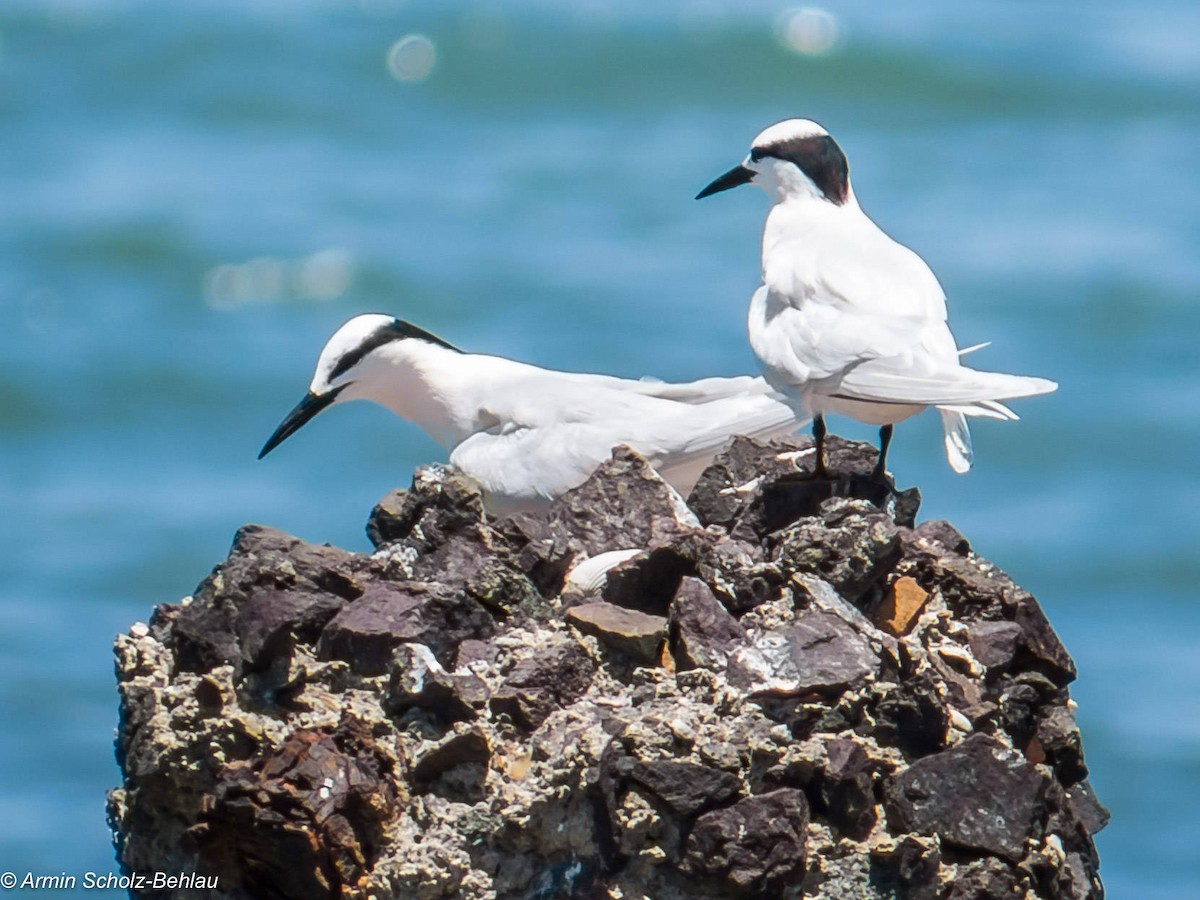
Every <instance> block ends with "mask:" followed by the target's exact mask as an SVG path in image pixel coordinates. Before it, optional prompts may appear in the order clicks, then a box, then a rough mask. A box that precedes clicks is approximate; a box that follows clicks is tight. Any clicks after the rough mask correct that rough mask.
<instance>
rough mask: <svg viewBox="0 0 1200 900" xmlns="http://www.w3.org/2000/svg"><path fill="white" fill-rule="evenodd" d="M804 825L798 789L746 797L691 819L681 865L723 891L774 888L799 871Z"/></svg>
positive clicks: (803, 805)
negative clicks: (692, 821)
mask: <svg viewBox="0 0 1200 900" xmlns="http://www.w3.org/2000/svg"><path fill="white" fill-rule="evenodd" d="M807 827H808V803H807V801H806V800H805V799H804V793H803V792H802V791H798V790H795V789H792V788H782V789H780V790H777V791H772V792H771V793H769V794H760V795H758V796H756V797H747V798H746V799H745V800H741V801H739V802H738V803H735V804H734V805H733V806H730V807H726V808H725V809H718V810H714V811H712V812H709V813H705V814H704V815H702V816H701V817H700V818H699V819H697V820H696V824H695V826H694V827H693V828H692V832H691V834H689V835H688V839H687V846H686V851H685V856H684V861H683V866H682V868H683V870H684V871H685V872H688V873H690V874H694V875H702V876H706V877H708V878H713V879H716V880H717V881H718V883H719V884H720V886H721V888H722V890H724V891H727V892H728V893H727V894H726V896H745V895H749V894H760V893H764V892H767V891H772V890H778V889H780V888H781V887H783V886H784V885H785V884H788V883H789V882H791V881H793V880H794V879H795V878H796V877H797V875H799V874H801V873H803V871H804V862H805V842H806V835H805V829H806V828H807Z"/></svg>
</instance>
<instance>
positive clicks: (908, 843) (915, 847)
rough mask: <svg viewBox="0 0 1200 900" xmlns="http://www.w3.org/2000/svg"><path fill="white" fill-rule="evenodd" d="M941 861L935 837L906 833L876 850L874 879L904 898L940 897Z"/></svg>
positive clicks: (981, 899) (928, 899)
mask: <svg viewBox="0 0 1200 900" xmlns="http://www.w3.org/2000/svg"><path fill="white" fill-rule="evenodd" d="M940 865H941V854H940V853H939V852H938V849H937V846H936V845H935V844H934V843H933V842H932V841H930V840H928V839H921V838H917V837H914V836H913V835H904V836H903V837H901V838H900V839H899V840H898V841H896V843H895V844H894V845H893V846H887V845H883V846H878V845H877V846H876V848H875V849H873V850H872V852H871V868H870V872H871V883H872V884H873V885H875V886H876V887H878V888H879V889H880V890H881V891H888V892H890V893H889V894H888V896H893V897H897V898H903V900H938V897H939V894H940V889H941V885H940V884H939V881H938V868H939V866H940ZM980 900H983V898H980Z"/></svg>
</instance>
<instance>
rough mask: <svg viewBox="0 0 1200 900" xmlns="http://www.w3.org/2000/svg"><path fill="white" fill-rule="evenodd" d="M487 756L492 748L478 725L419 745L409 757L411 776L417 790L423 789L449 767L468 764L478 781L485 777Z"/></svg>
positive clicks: (447, 771) (489, 758)
mask: <svg viewBox="0 0 1200 900" xmlns="http://www.w3.org/2000/svg"><path fill="white" fill-rule="evenodd" d="M491 758H492V748H491V745H490V744H489V742H488V738H487V735H486V734H485V733H484V732H483V731H482V730H480V729H478V728H472V729H470V730H469V731H462V732H458V733H456V734H452V735H450V736H449V737H447V738H446V739H445V740H442V741H439V742H437V743H435V744H433V745H431V746H429V747H425V748H423V749H422V751H421V752H420V755H419V756H418V757H417V758H416V759H415V760H414V761H413V767H412V780H413V783H414V785H416V786H417V788H418V790H419V791H421V792H425V791H428V790H430V789H431V786H432V785H433V783H434V782H436V781H437V780H438V779H440V778H442V777H443V776H445V775H447V773H449V772H451V770H453V769H456V768H458V767H460V766H468V767H473V768H474V770H475V771H474V772H473V773H472V775H473V776H474V778H475V780H476V781H481V780H482V779H483V778H484V777H486V774H487V765H488V762H489V761H490V760H491ZM456 799H457V798H456Z"/></svg>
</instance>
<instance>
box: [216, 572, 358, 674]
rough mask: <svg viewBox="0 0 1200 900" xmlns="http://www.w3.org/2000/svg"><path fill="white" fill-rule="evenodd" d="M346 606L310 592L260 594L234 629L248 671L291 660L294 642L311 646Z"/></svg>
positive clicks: (334, 598) (240, 613)
mask: <svg viewBox="0 0 1200 900" xmlns="http://www.w3.org/2000/svg"><path fill="white" fill-rule="evenodd" d="M345 605H346V601H345V600H344V599H343V598H341V597H339V596H337V595H336V594H329V593H324V592H322V591H316V590H311V589H304V588H300V589H296V588H293V589H291V590H279V589H277V588H266V589H264V590H260V591H258V592H257V593H255V594H254V595H253V596H251V597H250V598H249V599H248V600H247V601H246V602H245V603H244V604H243V605H242V607H241V609H240V610H239V611H238V616H237V620H236V624H235V626H234V630H235V634H236V636H237V639H238V648H239V651H240V654H241V658H242V659H243V660H244V662H245V666H246V668H247V669H248V670H250V671H261V670H263V669H266V668H267V667H268V666H270V665H271V663H272V662H273V661H274V660H275V659H277V658H278V657H280V656H289V655H290V654H291V648H292V645H293V644H294V642H295V641H297V640H301V641H308V642H309V643H312V642H313V641H315V640H316V638H317V636H318V635H320V633H321V630H322V629H323V628H324V627H325V625H326V623H327V622H328V621H329V620H330V619H332V618H333V617H334V616H335V615H336V614H337V613H338V612H339V611H340V610H341V609H342V607H344V606H345Z"/></svg>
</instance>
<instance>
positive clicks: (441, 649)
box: [318, 582, 495, 675]
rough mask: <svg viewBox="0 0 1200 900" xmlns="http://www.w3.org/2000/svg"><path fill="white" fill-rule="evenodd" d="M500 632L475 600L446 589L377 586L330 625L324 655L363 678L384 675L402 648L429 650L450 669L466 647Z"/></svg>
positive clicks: (322, 642)
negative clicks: (469, 641)
mask: <svg viewBox="0 0 1200 900" xmlns="http://www.w3.org/2000/svg"><path fill="white" fill-rule="evenodd" d="M494 630H495V624H494V622H493V620H492V618H491V617H490V616H488V614H487V613H486V612H485V611H484V609H483V608H482V607H481V606H480V605H479V604H478V603H477V602H476V601H475V600H473V599H471V598H469V597H465V596H463V595H462V594H460V593H457V592H455V591H453V590H451V589H449V588H447V587H445V586H444V585H441V584H437V583H436V582H434V583H421V582H376V583H374V584H372V585H371V586H370V587H368V588H367V590H366V592H365V593H364V594H363V595H362V597H360V598H359V599H358V600H357V601H355V602H354V603H351V604H348V605H347V606H346V607H345V608H343V609H342V611H341V612H339V613H338V614H337V615H336V616H334V617H333V619H332V620H330V622H329V624H328V625H326V626H325V630H324V631H322V632H321V639H320V642H319V643H318V650H319V651H320V654H321V657H322V658H323V659H340V660H344V661H345V662H347V663H349V664H350V667H351V669H353V670H354V671H355V672H358V673H360V674H363V675H382V674H384V673H385V672H386V671H387V666H388V663H389V662H390V661H391V658H392V651H393V650H394V649H395V648H396V647H397V646H399V645H400V644H403V643H415V644H424V645H425V646H427V647H429V649H430V650H432V651H433V655H434V656H436V657H437V659H438V662H440V663H441V664H442V665H450V664H451V663H452V661H453V659H454V654H455V652H456V651H457V650H458V645H459V644H460V643H461V642H462V641H464V640H466V639H467V638H479V637H484V636H486V635H489V634H491V633H492V632H493V631H494Z"/></svg>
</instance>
